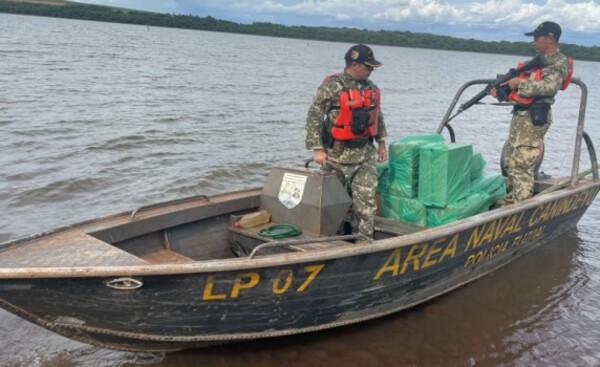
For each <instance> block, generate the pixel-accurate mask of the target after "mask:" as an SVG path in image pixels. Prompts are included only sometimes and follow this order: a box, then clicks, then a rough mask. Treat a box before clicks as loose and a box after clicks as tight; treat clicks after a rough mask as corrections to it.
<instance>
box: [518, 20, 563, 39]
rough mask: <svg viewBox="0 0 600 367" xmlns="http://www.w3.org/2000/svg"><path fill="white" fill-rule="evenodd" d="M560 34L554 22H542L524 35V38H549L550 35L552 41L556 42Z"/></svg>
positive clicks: (558, 27)
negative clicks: (552, 37) (552, 38)
mask: <svg viewBox="0 0 600 367" xmlns="http://www.w3.org/2000/svg"><path fill="white" fill-rule="evenodd" d="M561 33H562V31H561V29H560V26H559V25H558V24H556V23H554V22H543V23H540V25H538V26H537V28H536V29H534V30H533V31H532V32H527V33H525V35H526V36H534V37H538V36H549V35H550V34H552V35H553V36H554V39H555V40H557V41H558V39H559V38H560V34H561Z"/></svg>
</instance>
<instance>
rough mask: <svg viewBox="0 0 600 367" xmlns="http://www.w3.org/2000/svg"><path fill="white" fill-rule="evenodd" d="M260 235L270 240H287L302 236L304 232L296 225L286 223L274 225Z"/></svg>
mask: <svg viewBox="0 0 600 367" xmlns="http://www.w3.org/2000/svg"><path fill="white" fill-rule="evenodd" d="M258 234H259V235H261V236H263V237H270V238H287V237H294V236H298V235H300V234H302V230H300V228H299V227H298V226H297V225H295V224H287V223H284V224H274V225H272V226H270V227H268V228H265V229H262V230H260V231H259V232H258Z"/></svg>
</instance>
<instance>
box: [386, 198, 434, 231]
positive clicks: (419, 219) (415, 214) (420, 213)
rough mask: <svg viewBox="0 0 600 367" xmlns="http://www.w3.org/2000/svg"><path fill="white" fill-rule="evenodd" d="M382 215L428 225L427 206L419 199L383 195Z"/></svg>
mask: <svg viewBox="0 0 600 367" xmlns="http://www.w3.org/2000/svg"><path fill="white" fill-rule="evenodd" d="M381 216H382V217H385V218H390V219H394V220H398V221H401V222H407V223H413V224H416V225H419V226H423V227H425V226H427V208H426V207H425V205H423V204H422V203H421V202H420V201H419V200H417V199H411V198H403V197H398V196H394V195H381Z"/></svg>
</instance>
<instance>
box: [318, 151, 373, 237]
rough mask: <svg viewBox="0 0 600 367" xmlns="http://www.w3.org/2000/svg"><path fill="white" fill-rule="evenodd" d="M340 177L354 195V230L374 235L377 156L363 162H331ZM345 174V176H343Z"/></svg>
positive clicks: (354, 231)
mask: <svg viewBox="0 0 600 367" xmlns="http://www.w3.org/2000/svg"><path fill="white" fill-rule="evenodd" d="M329 164H331V166H332V167H333V168H334V171H335V172H336V173H337V175H338V177H339V178H340V182H341V183H342V185H344V186H346V189H347V190H348V191H349V192H350V193H351V195H352V210H353V213H354V219H353V220H352V232H353V233H360V234H363V235H365V236H368V237H373V221H374V217H375V210H376V206H377V204H376V203H375V190H376V189H377V169H376V168H375V157H373V158H370V159H369V160H367V161H366V162H363V163H361V164H340V163H335V162H331V161H330V162H329ZM342 175H343V176H342Z"/></svg>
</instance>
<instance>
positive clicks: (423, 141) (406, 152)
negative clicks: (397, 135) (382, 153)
mask: <svg viewBox="0 0 600 367" xmlns="http://www.w3.org/2000/svg"><path fill="white" fill-rule="evenodd" d="M443 141H444V138H443V137H442V136H441V135H440V134H413V135H407V136H404V137H402V138H401V139H398V140H396V141H394V142H392V143H391V144H390V147H389V157H390V176H389V182H390V185H389V190H390V191H389V192H390V194H392V195H394V196H400V197H405V198H414V197H416V196H417V188H418V176H419V148H420V147H421V146H423V145H427V144H431V143H436V142H443Z"/></svg>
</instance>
